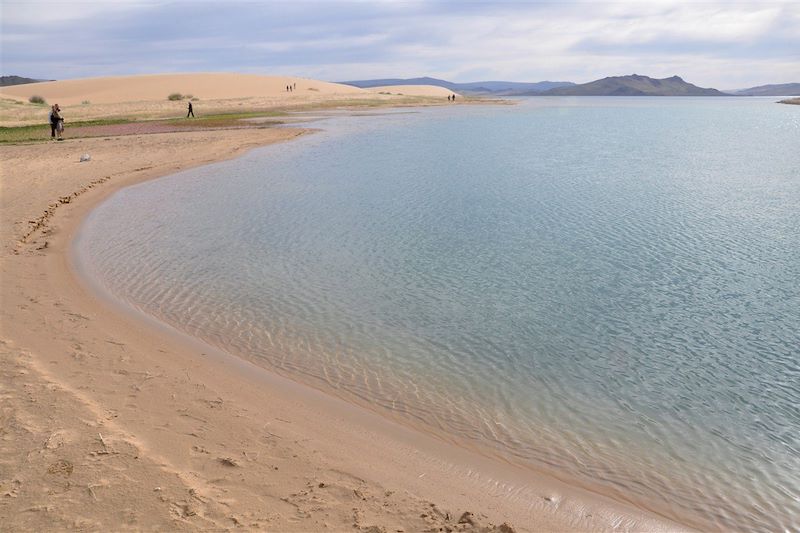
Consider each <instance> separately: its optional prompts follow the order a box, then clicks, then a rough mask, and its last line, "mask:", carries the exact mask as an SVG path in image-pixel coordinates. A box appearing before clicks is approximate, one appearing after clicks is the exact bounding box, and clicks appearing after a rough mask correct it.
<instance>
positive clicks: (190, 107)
mask: <svg viewBox="0 0 800 533" xmlns="http://www.w3.org/2000/svg"><path fill="white" fill-rule="evenodd" d="M190 115H191V117H192V118H194V109H193V108H192V103H191V102H189V112H188V113H186V118H189V116H190Z"/></svg>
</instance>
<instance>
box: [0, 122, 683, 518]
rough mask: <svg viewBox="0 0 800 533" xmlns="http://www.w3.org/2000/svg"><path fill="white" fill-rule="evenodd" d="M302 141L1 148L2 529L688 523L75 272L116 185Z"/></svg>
mask: <svg viewBox="0 0 800 533" xmlns="http://www.w3.org/2000/svg"><path fill="white" fill-rule="evenodd" d="M303 133H305V132H304V131H303V130H300V129H288V128H286V129H246V130H224V131H194V132H176V133H158V134H149V135H129V136H125V137H111V138H87V139H72V140H70V139H68V140H66V141H64V142H62V143H38V144H28V145H14V146H8V145H7V146H0V156H2V180H1V181H0V186H1V187H2V188H1V189H0V192H1V194H0V207H1V208H2V219H0V223H1V224H2V226H1V227H2V233H0V239H2V243H1V244H2V258H1V259H0V276H1V277H0V297H2V308H1V309H2V310H1V311H0V312H1V314H0V358H1V359H0V360H1V361H2V364H0V395H1V397H2V402H0V442H2V444H0V524H2V528H0V529H3V530H9V531H43V530H62V529H86V530H98V531H100V530H102V531H108V530H120V529H134V530H141V529H150V530H152V529H158V530H183V529H191V530H196V529H214V530H219V529H236V528H239V527H244V528H247V529H256V530H268V531H324V530H330V531H374V532H377V531H490V530H491V531H509V530H510V529H509V528H508V526H502V525H501V524H504V523H505V522H508V523H509V524H512V525H513V527H514V529H515V530H516V531H542V530H551V531H567V530H570V531H571V530H614V529H622V530H648V531H656V530H668V529H677V526H675V525H674V524H670V523H668V522H666V521H662V520H660V519H657V518H655V517H653V516H652V515H648V514H646V513H644V512H640V511H637V510H634V509H632V508H628V507H625V506H623V505H621V504H617V503H615V502H611V501H609V500H606V499H605V498H603V497H602V496H599V495H596V494H592V493H589V492H586V491H582V490H579V489H575V488H572V487H569V486H566V485H563V484H561V483H560V482H558V481H556V480H553V479H550V478H547V477H544V476H541V475H538V474H536V473H534V472H527V471H520V470H519V469H516V468H512V467H511V466H509V465H505V464H501V463H497V462H494V461H492V460H489V459H486V458H484V457H482V456H479V455H477V454H475V453H473V452H470V451H468V450H464V449H461V448H458V447H454V446H452V445H448V444H445V443H443V442H440V441H438V440H436V439H434V438H431V437H429V436H426V435H423V434H419V433H417V432H415V431H413V430H411V429H407V428H404V427H401V426H399V425H397V424H395V423H392V422H390V421H387V420H385V419H383V418H381V417H379V416H377V415H376V414H374V413H371V412H369V411H365V410H363V409H359V408H356V407H354V406H351V405H349V404H346V403H344V402H342V401H340V400H337V399H334V398H331V397H328V396H325V395H324V394H322V393H319V392H317V391H315V390H313V389H310V388H308V387H305V386H303V385H300V384H297V383H294V382H291V381H289V380H286V379H283V378H280V377H277V376H275V375H274V374H271V373H269V372H267V371H265V370H263V369H261V368H258V367H255V366H253V365H251V364H249V363H247V362H244V361H242V360H240V359H237V358H234V357H232V356H229V355H227V354H224V353H220V352H218V351H216V350H214V349H212V348H211V347H209V346H207V345H204V344H202V343H200V342H198V341H195V340H192V339H190V338H187V337H185V336H183V335H181V334H179V333H177V332H175V331H173V330H171V329H169V328H167V327H165V326H163V325H161V324H158V323H157V322H154V321H151V320H147V319H145V318H142V317H140V316H135V314H134V313H131V312H127V311H125V310H123V309H121V308H120V307H119V306H117V305H116V304H115V303H113V302H110V301H107V300H105V299H104V298H103V297H100V296H98V295H96V294H95V293H94V292H93V291H92V290H91V289H90V288H89V287H87V286H85V285H84V284H83V282H81V280H80V279H79V278H78V277H76V275H75V273H74V271H73V269H72V265H71V261H70V242H71V240H72V239H73V238H74V236H75V234H76V231H77V230H78V227H79V224H80V221H81V220H82V219H83V218H84V217H85V215H86V214H87V213H88V212H89V211H90V210H91V208H92V207H93V206H94V205H96V204H97V203H98V202H100V201H102V200H103V199H104V198H107V197H108V196H109V195H110V194H111V193H113V192H114V191H116V190H119V189H120V188H121V187H124V186H127V185H131V184H133V183H137V182H141V181H143V180H147V179H153V178H156V177H159V176H164V175H169V174H170V173H172V172H175V171H177V170H179V169H183V168H188V167H191V166H197V165H202V164H206V163H209V162H212V161H217V160H221V159H225V158H230V157H235V156H237V155H239V154H242V153H243V152H244V151H246V150H247V149H249V148H252V147H255V146H260V145H264V144H268V143H273V142H283V141H289V140H291V139H292V138H294V137H296V136H297V135H301V134H303ZM84 153H88V154H90V155H91V161H89V162H84V163H80V162H79V158H80V156H81V154H84ZM221 179H223V178H221ZM466 512H471V513H474V514H466V515H465V514H464V513H466ZM492 524H494V525H495V526H493V525H492ZM504 528H505V529H504Z"/></svg>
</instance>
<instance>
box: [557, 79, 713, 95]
mask: <svg viewBox="0 0 800 533" xmlns="http://www.w3.org/2000/svg"><path fill="white" fill-rule="evenodd" d="M544 94H545V95H561V96H725V93H723V92H721V91H718V90H716V89H705V88H703V87H698V86H697V85H692V84H691V83H687V82H685V81H684V80H683V79H682V78H681V77H679V76H672V77H671V78H664V79H655V78H650V77H648V76H640V75H638V74H632V75H630V76H612V77H609V78H603V79H601V80H595V81H592V82H589V83H583V84H580V85H573V86H571V87H558V88H555V89H551V90H549V91H546V92H545V93H544Z"/></svg>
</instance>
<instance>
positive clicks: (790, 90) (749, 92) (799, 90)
mask: <svg viewBox="0 0 800 533" xmlns="http://www.w3.org/2000/svg"><path fill="white" fill-rule="evenodd" d="M730 93H731V94H735V95H737V96H800V83H781V84H778V85H759V86H758V87H750V88H749V89H737V90H735V91H730Z"/></svg>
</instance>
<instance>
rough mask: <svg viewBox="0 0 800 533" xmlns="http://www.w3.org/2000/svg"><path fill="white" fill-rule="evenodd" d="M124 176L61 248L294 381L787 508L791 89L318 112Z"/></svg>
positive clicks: (654, 481)
mask: <svg viewBox="0 0 800 533" xmlns="http://www.w3.org/2000/svg"><path fill="white" fill-rule="evenodd" d="M321 125H322V127H323V128H324V129H325V131H323V132H322V133H319V134H316V135H314V136H310V137H307V138H303V139H300V140H299V141H295V142H293V143H290V144H282V145H276V146H271V147H266V148H263V149H259V150H256V151H254V152H251V153H249V154H248V155H246V156H244V157H242V158H239V159H237V160H234V161H228V162H224V163H220V164H215V165H211V166H208V167H204V168H200V169H194V170H191V171H187V172H183V173H180V174H178V175H175V176H171V177H169V178H168V179H163V180H158V181H155V182H149V183H145V184H142V185H138V186H135V187H131V188H128V189H125V190H123V191H121V192H119V193H117V194H116V195H114V196H113V197H112V198H111V199H110V200H109V201H107V202H106V203H104V204H103V205H101V206H100V207H99V208H98V209H97V210H96V211H94V212H93V213H92V214H91V215H90V217H89V219H88V220H87V223H86V224H85V225H84V228H83V230H82V233H81V236H80V238H79V240H78V241H77V243H76V246H77V251H78V252H79V257H80V263H81V267H82V268H83V269H85V270H86V271H87V272H88V273H89V274H90V275H92V276H94V277H96V278H97V279H98V280H99V282H100V283H101V284H102V285H104V287H105V288H106V289H107V290H108V291H110V292H111V293H112V294H114V295H115V296H117V297H118V298H120V299H122V300H124V301H126V302H128V303H130V304H131V305H133V306H135V307H137V308H139V309H141V310H144V311H145V312H147V313H149V314H152V315H154V316H156V317H158V318H160V319H162V320H164V321H165V322H168V323H169V324H172V325H174V326H176V327H178V328H179V329H182V330H185V331H187V332H189V333H191V334H193V335H196V336H198V337H201V338H203V339H205V340H207V341H209V342H211V343H213V344H215V345H218V346H220V347H223V348H225V349H227V350H229V351H231V352H233V353H235V354H238V355H241V356H243V357H247V358H249V359H251V360H255V361H257V362H260V363H261V364H263V365H265V366H267V367H269V368H273V369H276V370H277V371H279V372H281V373H283V374H286V375H289V376H292V377H294V378H296V379H298V380H300V381H304V382H307V383H310V384H312V385H314V386H317V387H319V388H322V389H324V390H328V391H332V392H334V393H335V394H338V395H341V396H344V397H345V398H349V399H351V400H353V401H356V402H357V403H362V404H368V405H370V406H373V407H374V408H377V409H379V410H383V411H384V412H387V413H389V414H391V416H394V417H398V418H400V419H402V420H406V421H407V422H410V423H413V424H415V425H417V426H421V427H427V428H430V429H433V430H435V431H437V432H439V433H440V434H444V435H448V436H450V437H451V438H452V439H453V440H456V441H460V442H463V443H467V444H475V445H478V446H482V447H485V448H487V449H488V450H490V451H491V452H492V453H496V454H498V455H500V456H502V457H505V458H507V459H509V460H512V461H515V462H518V463H521V464H532V465H535V466H536V467H537V468H540V469H545V470H548V471H550V472H553V473H555V474H557V475H559V476H560V477H567V478H569V479H572V480H574V481H576V482H578V483H580V484H582V485H586V486H589V487H592V488H594V489H596V490H599V491H601V492H604V493H607V494H611V495H613V496H616V497H618V498H620V499H624V500H626V501H631V502H633V503H635V504H637V505H639V506H642V507H645V508H649V509H654V510H656V511H658V512H660V513H663V514H666V515H667V516H670V517H672V518H675V519H677V520H679V521H684V522H687V521H688V522H689V523H691V524H693V525H697V526H701V527H716V528H724V529H729V528H736V529H749V530H771V531H776V530H784V529H786V530H797V529H798V528H800V499H799V498H800V496H799V495H800V437H798V435H800V408H798V406H799V405H800V108H795V107H792V106H782V105H777V104H774V103H773V101H772V100H769V99H754V98H538V99H530V100H524V101H522V103H521V104H520V105H517V106H492V107H489V106H486V107H452V108H441V109H428V110H420V111H419V112H414V113H408V112H398V113H388V114H384V115H379V116H372V117H340V118H336V119H331V120H328V121H323V122H322V123H321Z"/></svg>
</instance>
